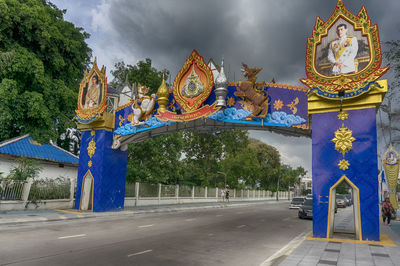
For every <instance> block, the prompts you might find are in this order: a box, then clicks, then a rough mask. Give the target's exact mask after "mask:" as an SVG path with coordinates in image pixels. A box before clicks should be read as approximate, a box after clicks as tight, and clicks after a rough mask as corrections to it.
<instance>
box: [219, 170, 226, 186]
mask: <svg viewBox="0 0 400 266" xmlns="http://www.w3.org/2000/svg"><path fill="white" fill-rule="evenodd" d="M217 173H218V174H223V175H224V189H226V174H225V173H224V172H220V171H218V172H217Z"/></svg>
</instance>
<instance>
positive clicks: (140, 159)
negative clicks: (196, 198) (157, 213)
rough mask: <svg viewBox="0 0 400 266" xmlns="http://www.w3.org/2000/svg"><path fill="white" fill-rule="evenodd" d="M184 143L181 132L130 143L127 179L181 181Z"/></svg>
mask: <svg viewBox="0 0 400 266" xmlns="http://www.w3.org/2000/svg"><path fill="white" fill-rule="evenodd" d="M182 145H183V141H182V133H181V132H178V133H174V134H169V135H165V136H159V137H154V138H151V139H148V140H146V141H144V142H140V143H135V144H131V145H129V151H128V165H127V168H128V169H127V181H128V182H150V183H163V184H176V183H179V181H180V180H182V174H181V170H180V169H181V165H182V162H181V155H182V153H181V151H182Z"/></svg>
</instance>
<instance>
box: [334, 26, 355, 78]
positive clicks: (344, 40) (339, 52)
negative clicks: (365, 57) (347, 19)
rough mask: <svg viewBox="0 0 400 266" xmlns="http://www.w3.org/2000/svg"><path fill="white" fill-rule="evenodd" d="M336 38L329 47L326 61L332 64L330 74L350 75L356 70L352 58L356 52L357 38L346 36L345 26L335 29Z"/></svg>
mask: <svg viewBox="0 0 400 266" xmlns="http://www.w3.org/2000/svg"><path fill="white" fill-rule="evenodd" d="M336 33H337V35H338V38H337V39H335V40H333V41H332V42H331V43H330V45H329V52H328V60H329V62H330V63H331V64H332V74H333V75H335V76H336V75H340V74H352V73H354V72H355V70H356V68H355V65H354V58H355V57H356V55H357V51H358V42H357V38H356V37H353V36H347V25H346V24H339V25H338V26H337V27H336Z"/></svg>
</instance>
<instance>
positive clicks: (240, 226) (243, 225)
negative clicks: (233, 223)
mask: <svg viewBox="0 0 400 266" xmlns="http://www.w3.org/2000/svg"><path fill="white" fill-rule="evenodd" d="M245 226H246V225H245V224H242V225H239V226H237V228H242V227H245Z"/></svg>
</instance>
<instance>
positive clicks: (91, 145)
mask: <svg viewBox="0 0 400 266" xmlns="http://www.w3.org/2000/svg"><path fill="white" fill-rule="evenodd" d="M87 151H88V155H89V157H90V158H92V157H93V155H94V153H95V152H96V142H94V140H93V139H92V140H91V141H90V142H89V145H88V147H87Z"/></svg>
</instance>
